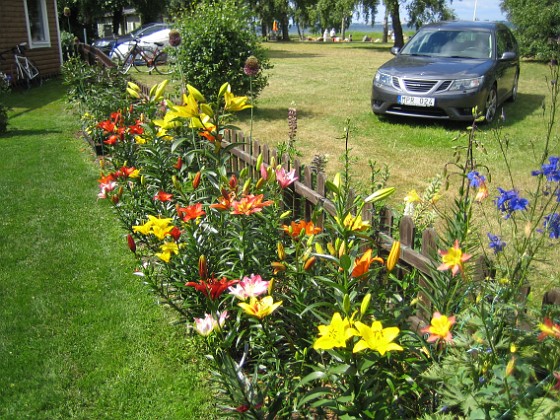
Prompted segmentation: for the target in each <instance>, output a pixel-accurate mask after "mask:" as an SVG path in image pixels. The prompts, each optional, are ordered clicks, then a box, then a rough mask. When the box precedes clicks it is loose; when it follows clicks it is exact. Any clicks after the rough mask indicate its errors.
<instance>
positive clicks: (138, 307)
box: [0, 82, 215, 420]
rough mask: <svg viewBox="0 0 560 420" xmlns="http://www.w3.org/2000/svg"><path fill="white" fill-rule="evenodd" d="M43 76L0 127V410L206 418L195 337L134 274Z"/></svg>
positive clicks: (72, 129)
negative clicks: (5, 127)
mask: <svg viewBox="0 0 560 420" xmlns="http://www.w3.org/2000/svg"><path fill="white" fill-rule="evenodd" d="M63 91H64V88H63V86H62V85H61V84H60V83H59V82H49V83H47V84H46V85H44V86H43V87H41V88H37V89H32V90H30V91H27V92H24V93H20V92H16V93H13V94H12V95H11V97H10V98H9V100H10V103H11V105H12V106H13V110H12V112H11V119H10V131H9V133H8V134H7V135H6V136H3V137H0V150H1V151H2V154H3V159H1V160H0V174H1V181H0V200H1V202H2V206H0V319H1V322H0V418H2V419H23V418H29V419H49V420H51V419H74V418H75V419H188V418H192V419H194V418H204V419H209V418H214V414H213V413H215V410H214V407H213V401H212V398H211V394H212V393H211V392H210V390H209V386H208V384H207V383H206V378H207V377H208V371H207V368H206V367H207V365H206V364H205V362H204V357H203V354H201V353H199V351H198V345H197V342H196V340H193V338H192V337H189V336H187V334H186V329H185V326H184V325H183V324H181V325H173V318H172V316H171V314H170V313H167V312H166V311H165V309H164V308H163V307H162V306H159V305H158V304H157V301H156V297H155V296H153V295H151V294H150V292H149V291H148V289H147V287H146V286H145V285H143V284H142V282H141V279H140V278H138V277H136V276H134V275H132V272H133V270H134V258H133V256H132V254H131V253H130V251H129V250H128V249H127V247H126V245H125V238H124V236H123V235H124V234H123V231H122V230H121V228H120V226H119V223H118V220H117V219H116V217H115V216H114V215H113V214H112V212H111V210H110V207H109V206H108V203H106V202H104V201H97V200H96V194H97V186H96V179H97V178H98V176H99V172H98V171H99V170H98V168H97V167H96V166H95V164H94V161H93V156H92V154H91V152H90V148H89V146H86V145H85V142H83V141H81V140H80V139H78V138H77V137H76V130H77V127H78V121H77V120H76V117H73V116H71V115H69V114H68V113H67V112H66V110H65V104H64V101H63V99H62V92H63Z"/></svg>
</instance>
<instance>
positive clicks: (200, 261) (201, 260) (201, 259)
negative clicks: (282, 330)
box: [198, 255, 208, 280]
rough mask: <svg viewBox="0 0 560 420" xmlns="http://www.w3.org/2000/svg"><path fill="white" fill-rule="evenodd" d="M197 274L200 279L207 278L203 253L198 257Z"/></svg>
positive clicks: (206, 265)
mask: <svg viewBox="0 0 560 420" xmlns="http://www.w3.org/2000/svg"><path fill="white" fill-rule="evenodd" d="M198 275H199V276H200V279H201V280H206V279H207V278H208V264H207V263H206V257H205V256H204V255H201V256H200V257H198Z"/></svg>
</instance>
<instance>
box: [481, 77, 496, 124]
mask: <svg viewBox="0 0 560 420" xmlns="http://www.w3.org/2000/svg"><path fill="white" fill-rule="evenodd" d="M497 109H498V91H497V89H496V85H493V86H492V88H491V89H490V92H488V97H487V98H486V107H485V109H484V118H485V119H486V122H487V123H488V124H490V123H491V122H492V121H494V117H495V116H496V110H497Z"/></svg>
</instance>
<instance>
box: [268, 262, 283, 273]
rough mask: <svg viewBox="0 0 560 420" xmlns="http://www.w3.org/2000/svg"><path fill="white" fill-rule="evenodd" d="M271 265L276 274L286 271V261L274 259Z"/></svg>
mask: <svg viewBox="0 0 560 420" xmlns="http://www.w3.org/2000/svg"><path fill="white" fill-rule="evenodd" d="M270 265H271V267H272V268H273V270H274V274H277V273H279V272H280V271H286V265H285V264H284V263H281V262H277V261H274V262H271V263H270Z"/></svg>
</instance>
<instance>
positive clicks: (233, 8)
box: [178, 0, 271, 99]
mask: <svg viewBox="0 0 560 420" xmlns="http://www.w3.org/2000/svg"><path fill="white" fill-rule="evenodd" d="M178 27H179V30H180V32H181V37H182V43H181V45H180V46H179V47H178V59H179V60H178V61H179V63H180V66H181V72H182V77H183V78H184V79H185V80H186V82H187V83H189V84H190V85H193V86H197V87H198V88H199V89H200V90H201V91H202V92H203V93H204V94H206V95H207V96H208V97H209V99H214V98H213V97H212V95H215V93H216V92H218V90H219V88H220V86H221V84H222V82H223V80H229V82H230V84H231V87H232V89H233V91H234V92H237V93H239V94H244V95H248V94H249V93H250V92H251V90H252V96H253V97H256V96H257V95H258V93H259V92H260V91H261V90H262V89H263V88H264V87H265V86H266V85H267V76H265V75H264V74H263V72H262V69H267V68H270V67H271V66H270V64H269V61H268V59H267V58H266V56H265V51H264V49H263V48H262V47H261V46H260V44H259V41H258V37H257V35H256V33H255V32H254V30H253V28H252V26H251V22H250V14H249V12H248V9H247V8H246V7H245V6H242V5H240V4H239V2H236V1H234V0H227V1H221V2H213V1H211V0H205V1H203V2H201V3H200V4H199V5H197V7H196V8H195V9H194V10H193V11H192V12H190V13H189V12H186V13H185V15H184V16H183V17H182V19H179V22H178ZM250 56H254V57H256V58H257V59H258V60H259V62H260V68H261V71H259V72H258V73H257V74H256V75H254V76H247V75H245V74H244V72H243V68H244V66H245V61H246V60H247V59H248V58H249V57H250ZM251 84H252V86H251Z"/></svg>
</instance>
